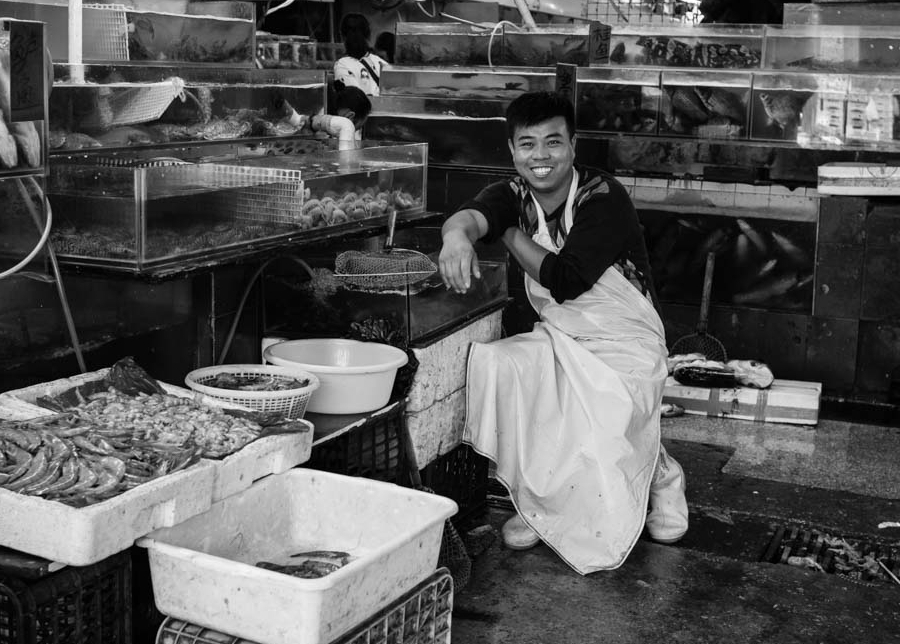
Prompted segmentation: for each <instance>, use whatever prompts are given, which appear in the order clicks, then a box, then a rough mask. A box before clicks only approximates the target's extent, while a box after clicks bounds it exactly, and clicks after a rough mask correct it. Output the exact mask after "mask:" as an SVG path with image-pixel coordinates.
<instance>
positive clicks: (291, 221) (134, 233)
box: [48, 145, 427, 274]
mask: <svg viewBox="0 0 900 644" xmlns="http://www.w3.org/2000/svg"><path fill="white" fill-rule="evenodd" d="M270 151H271V152H273V154H265V155H251V154H247V155H246V156H238V155H234V153H233V152H232V154H233V156H231V157H228V156H227V155H226V154H225V153H220V154H219V156H218V157H217V160H216V161H200V162H192V161H186V160H179V159H178V158H172V157H169V158H153V157H151V158H149V159H135V160H134V161H133V162H127V161H126V160H123V159H122V158H112V159H111V158H106V157H103V156H101V155H84V156H83V157H71V158H69V159H66V160H65V161H64V160H63V159H62V158H61V159H60V160H59V162H58V163H55V164H54V172H53V174H52V175H51V180H50V182H49V183H50V185H49V188H48V192H49V195H50V201H51V204H52V205H53V209H54V212H55V213H56V215H57V224H56V225H55V226H54V230H53V235H52V241H53V244H54V247H55V249H56V252H57V254H58V256H59V258H60V261H61V262H64V263H68V264H72V265H77V266H92V267H100V268H104V269H110V270H115V271H125V272H129V273H139V274H140V273H152V272H156V271H161V270H178V269H180V268H183V267H185V266H188V265H190V264H191V263H193V262H196V261H198V260H203V261H219V260H221V261H224V260H227V259H232V258H234V257H237V256H240V255H242V254H247V253H252V252H258V251H260V250H265V249H267V248H277V247H280V246H283V245H286V244H288V243H290V242H295V241H297V240H300V239H303V238H304V236H305V237H310V236H316V237H321V236H322V233H323V232H325V231H326V230H330V231H333V232H334V234H341V233H342V232H346V231H348V230H354V229H356V228H358V227H359V226H360V223H361V222H363V221H364V220H372V219H378V218H380V219H386V215H387V213H388V212H389V211H392V210H395V211H397V212H398V213H416V212H421V211H422V210H423V209H424V203H425V196H426V195H425V164H426V157H427V151H426V146H425V145H397V146H393V147H390V146H388V147H387V148H386V147H384V146H371V147H368V148H364V149H362V150H351V151H340V150H335V149H327V150H321V151H319V152H315V151H311V152H309V153H307V154H303V155H292V154H280V155H279V154H275V153H274V152H275V151H274V150H270ZM128 163H131V164H130V165H129V164H128Z"/></svg>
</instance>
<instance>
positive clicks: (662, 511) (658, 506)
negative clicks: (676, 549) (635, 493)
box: [647, 445, 688, 543]
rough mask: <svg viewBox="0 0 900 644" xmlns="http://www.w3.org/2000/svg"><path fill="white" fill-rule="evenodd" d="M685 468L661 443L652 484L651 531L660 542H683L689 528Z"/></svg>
mask: <svg viewBox="0 0 900 644" xmlns="http://www.w3.org/2000/svg"><path fill="white" fill-rule="evenodd" d="M684 488H685V485H684V470H682V469H681V465H679V464H678V462H677V461H676V460H675V459H674V458H672V457H671V456H669V454H668V453H667V452H666V450H665V448H664V447H663V446H662V445H660V446H659V459H658V461H657V463H656V471H655V472H654V473H653V481H652V483H650V513H649V514H648V515H647V532H649V533H650V538H651V539H653V540H654V541H658V542H659V543H675V542H676V541H680V540H681V538H682V537H683V536H684V535H685V533H686V532H687V529H688V506H687V499H686V498H685V496H684Z"/></svg>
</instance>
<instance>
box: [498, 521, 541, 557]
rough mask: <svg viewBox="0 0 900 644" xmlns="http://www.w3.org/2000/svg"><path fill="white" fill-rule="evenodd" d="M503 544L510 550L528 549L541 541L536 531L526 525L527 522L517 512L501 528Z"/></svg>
mask: <svg viewBox="0 0 900 644" xmlns="http://www.w3.org/2000/svg"><path fill="white" fill-rule="evenodd" d="M500 532H501V534H502V535H503V544H504V545H505V546H506V547H507V548H510V549H511V550H528V549H529V548H534V547H535V546H536V545H537V544H539V543H540V542H541V538H540V537H539V536H538V533H537V532H535V531H534V530H532V529H531V528H529V527H528V524H527V523H525V522H524V521H523V520H522V517H520V516H519V515H518V513H517V514H514V515H513V516H512V517H511V518H510V519H508V520H507V522H506V523H504V524H503V528H502V529H501V531H500Z"/></svg>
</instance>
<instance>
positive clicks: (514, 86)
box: [379, 65, 556, 103]
mask: <svg viewBox="0 0 900 644" xmlns="http://www.w3.org/2000/svg"><path fill="white" fill-rule="evenodd" d="M379 86H380V93H381V96H382V97H386V96H423V97H428V98H442V99H447V100H448V101H455V100H462V99H470V100H474V101H503V102H504V103H509V101H511V100H512V99H514V98H515V97H516V96H518V95H519V94H522V93H523V92H535V91H553V90H554V89H555V88H556V72H555V71H554V70H552V69H546V68H544V69H537V68H533V69H522V68H521V67H519V68H515V67H491V68H485V67H470V68H465V67H454V68H451V69H447V68H445V67H408V66H402V65H390V66H388V67H385V68H384V69H383V70H382V72H381V82H380V83H379Z"/></svg>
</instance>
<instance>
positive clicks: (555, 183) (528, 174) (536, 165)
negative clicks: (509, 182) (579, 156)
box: [509, 116, 575, 192]
mask: <svg viewBox="0 0 900 644" xmlns="http://www.w3.org/2000/svg"><path fill="white" fill-rule="evenodd" d="M509 151H510V152H512V157H513V164H514V165H515V166H516V171H517V172H518V173H519V176H521V177H522V178H523V179H525V181H527V182H528V185H529V186H531V188H532V189H533V190H535V191H537V192H554V191H556V190H560V189H561V188H562V187H563V186H567V185H568V182H569V181H571V179H572V175H571V173H570V170H571V169H572V164H573V163H574V162H575V139H574V137H572V136H570V135H569V131H568V128H567V127H566V119H564V118H563V117H561V116H555V117H553V118H552V119H549V120H547V121H543V122H542V123H538V124H537V125H532V126H529V127H519V128H516V131H515V133H514V134H513V139H512V141H509Z"/></svg>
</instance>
